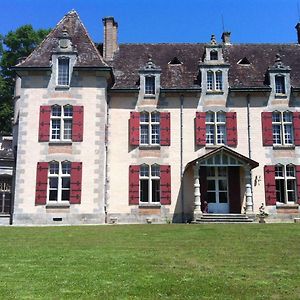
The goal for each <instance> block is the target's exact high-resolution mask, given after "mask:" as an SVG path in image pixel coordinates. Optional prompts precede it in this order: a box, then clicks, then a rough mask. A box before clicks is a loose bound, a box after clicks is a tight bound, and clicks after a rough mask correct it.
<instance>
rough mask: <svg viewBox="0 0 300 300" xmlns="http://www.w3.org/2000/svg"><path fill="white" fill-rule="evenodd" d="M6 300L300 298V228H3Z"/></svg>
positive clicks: (1, 287) (0, 250) (0, 251)
mask: <svg viewBox="0 0 300 300" xmlns="http://www.w3.org/2000/svg"><path fill="white" fill-rule="evenodd" d="M0 241H1V244H0V295H1V296H0V298H1V299H78V298H80V299H289V300H290V299H300V226H299V225H298V224H250V225H249V224H245V225H244V224H243V225H236V224H233V225H222V224H215V225H126V226H125V225H124V226H118V225H114V226H83V227H39V228H36V227H35V228H34V227H27V228H24V227H23V228H21V227H2V228H0Z"/></svg>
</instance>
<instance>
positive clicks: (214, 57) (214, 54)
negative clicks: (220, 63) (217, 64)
mask: <svg viewBox="0 0 300 300" xmlns="http://www.w3.org/2000/svg"><path fill="white" fill-rule="evenodd" d="M210 60H218V52H217V51H215V50H212V51H210Z"/></svg>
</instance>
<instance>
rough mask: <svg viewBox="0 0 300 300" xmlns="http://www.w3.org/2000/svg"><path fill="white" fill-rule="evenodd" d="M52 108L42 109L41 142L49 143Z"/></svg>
mask: <svg viewBox="0 0 300 300" xmlns="http://www.w3.org/2000/svg"><path fill="white" fill-rule="evenodd" d="M50 115H51V106H48V105H44V106H41V107H40V121H39V142H49V137H50Z"/></svg>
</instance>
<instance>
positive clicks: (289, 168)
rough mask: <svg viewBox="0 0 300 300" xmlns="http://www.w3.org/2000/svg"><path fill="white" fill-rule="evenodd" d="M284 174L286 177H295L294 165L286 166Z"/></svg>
mask: <svg viewBox="0 0 300 300" xmlns="http://www.w3.org/2000/svg"><path fill="white" fill-rule="evenodd" d="M286 176H287V177H295V168H294V166H291V165H289V166H286Z"/></svg>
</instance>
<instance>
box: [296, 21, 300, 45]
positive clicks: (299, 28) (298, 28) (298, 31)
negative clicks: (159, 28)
mask: <svg viewBox="0 0 300 300" xmlns="http://www.w3.org/2000/svg"><path fill="white" fill-rule="evenodd" d="M295 28H296V30H297V37H298V44H300V23H297V25H296V26H295Z"/></svg>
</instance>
